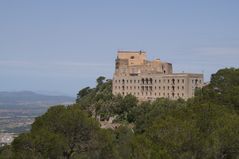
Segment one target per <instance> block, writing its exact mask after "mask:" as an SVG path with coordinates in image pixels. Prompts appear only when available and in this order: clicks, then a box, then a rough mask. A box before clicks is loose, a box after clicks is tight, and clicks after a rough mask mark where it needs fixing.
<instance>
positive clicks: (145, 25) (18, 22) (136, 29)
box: [0, 0, 239, 96]
mask: <svg viewBox="0 0 239 159" xmlns="http://www.w3.org/2000/svg"><path fill="white" fill-rule="evenodd" d="M238 8H239V1H238V0H200V1H196V0H120V1H116V0H68V1H66V0H41V1H33V0H21V1H19V0H2V1H0V79H1V82H0V91H19V90H32V91H41V92H42V91H43V92H44V91H45V92H59V93H62V94H68V95H72V96H75V94H76V93H77V92H78V90H79V89H81V88H83V87H86V86H94V85H95V79H96V78H97V77H98V76H100V75H104V76H106V77H108V78H111V77H112V74H113V71H114V60H115V57H116V52H117V50H144V51H146V52H147V53H148V58H149V59H154V58H160V59H161V60H163V61H168V62H171V63H173V66H174V72H182V71H184V72H198V73H201V72H204V75H205V80H206V81H208V80H209V79H210V75H211V74H212V73H214V72H216V71H217V70H218V69H220V68H224V67H239V62H238V61H239V9H238Z"/></svg>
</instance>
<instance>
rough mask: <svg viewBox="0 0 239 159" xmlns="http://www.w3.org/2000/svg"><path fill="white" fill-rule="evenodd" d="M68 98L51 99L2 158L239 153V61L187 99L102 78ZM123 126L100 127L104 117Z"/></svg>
mask: <svg viewBox="0 0 239 159" xmlns="http://www.w3.org/2000/svg"><path fill="white" fill-rule="evenodd" d="M96 82H97V85H96V87H95V88H90V87H86V88H84V89H82V90H80V91H79V93H78V94H77V99H76V103H75V104H73V105H70V106H61V105H59V106H53V107H51V108H49V110H48V111H47V112H46V113H45V114H44V115H42V116H40V117H38V118H36V120H35V122H34V123H33V125H32V129H31V131H30V132H27V133H24V134H21V135H20V136H19V137H17V138H16V139H15V140H14V141H13V143H12V145H10V146H6V147H3V148H2V149H1V150H0V159H47V158H48V159H236V158H239V69H236V68H226V69H221V70H219V71H218V72H217V73H215V74H213V75H212V76H211V81H210V84H208V85H207V86H205V87H204V88H203V89H198V90H197V91H196V93H195V97H194V98H191V99H189V100H187V101H184V100H182V99H179V100H177V101H173V100H168V99H163V98H160V99H157V100H156V101H152V102H139V101H138V100H137V99H136V98H135V97H134V96H132V95H127V96H125V97H122V96H114V95H112V93H111V87H112V81H111V80H106V79H105V78H104V77H99V78H98V79H97V81H96ZM111 117H113V119H114V121H113V122H114V123H119V124H120V126H119V127H117V128H116V129H102V128H100V122H99V121H100V120H102V121H103V120H109V119H110V118H111Z"/></svg>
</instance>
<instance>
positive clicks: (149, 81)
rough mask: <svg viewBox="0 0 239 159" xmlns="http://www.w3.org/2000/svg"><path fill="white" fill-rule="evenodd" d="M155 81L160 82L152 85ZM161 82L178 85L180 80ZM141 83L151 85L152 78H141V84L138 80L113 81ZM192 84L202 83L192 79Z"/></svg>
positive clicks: (164, 80)
mask: <svg viewBox="0 0 239 159" xmlns="http://www.w3.org/2000/svg"><path fill="white" fill-rule="evenodd" d="M157 81H158V83H161V80H154V83H157ZM162 81H163V83H166V82H167V83H170V81H171V82H172V83H173V84H175V83H176V82H177V83H180V79H177V80H175V79H174V78H173V79H172V80H169V79H168V80H166V79H163V80H162ZM121 82H122V83H123V84H124V83H142V84H152V83H153V79H152V78H142V79H141V82H140V80H124V79H122V80H115V83H121ZM181 82H182V83H184V79H181ZM192 83H195V84H198V83H200V84H201V83H202V81H201V80H198V79H195V80H194V79H193V80H192Z"/></svg>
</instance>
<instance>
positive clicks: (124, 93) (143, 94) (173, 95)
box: [122, 92, 184, 97]
mask: <svg viewBox="0 0 239 159" xmlns="http://www.w3.org/2000/svg"><path fill="white" fill-rule="evenodd" d="M128 94H131V95H134V96H136V95H138V96H139V95H140V93H139V92H138V93H135V92H134V93H131V92H122V95H128ZM141 95H142V96H152V95H153V93H152V92H145V93H143V92H142V93H141ZM154 95H155V96H156V97H157V96H163V97H165V96H166V95H167V97H170V95H171V97H176V96H177V97H180V93H154ZM181 97H184V93H181Z"/></svg>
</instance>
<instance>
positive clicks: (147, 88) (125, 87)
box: [115, 86, 184, 91]
mask: <svg viewBox="0 0 239 159" xmlns="http://www.w3.org/2000/svg"><path fill="white" fill-rule="evenodd" d="M137 88H138V89H140V87H139V86H138V87H136V86H122V89H123V90H125V89H126V90H132V89H137ZM157 88H158V89H159V90H161V87H160V86H159V87H156V86H155V87H154V89H155V90H157ZM162 88H163V90H165V89H166V88H167V89H168V90H170V88H171V89H172V90H175V89H176V88H177V90H179V89H180V86H177V87H176V86H171V87H170V86H163V87H162ZM115 89H121V87H120V86H118V87H117V86H115ZM181 89H182V90H184V86H181ZM141 90H143V91H144V90H146V91H148V90H150V91H152V90H153V87H152V86H141Z"/></svg>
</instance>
